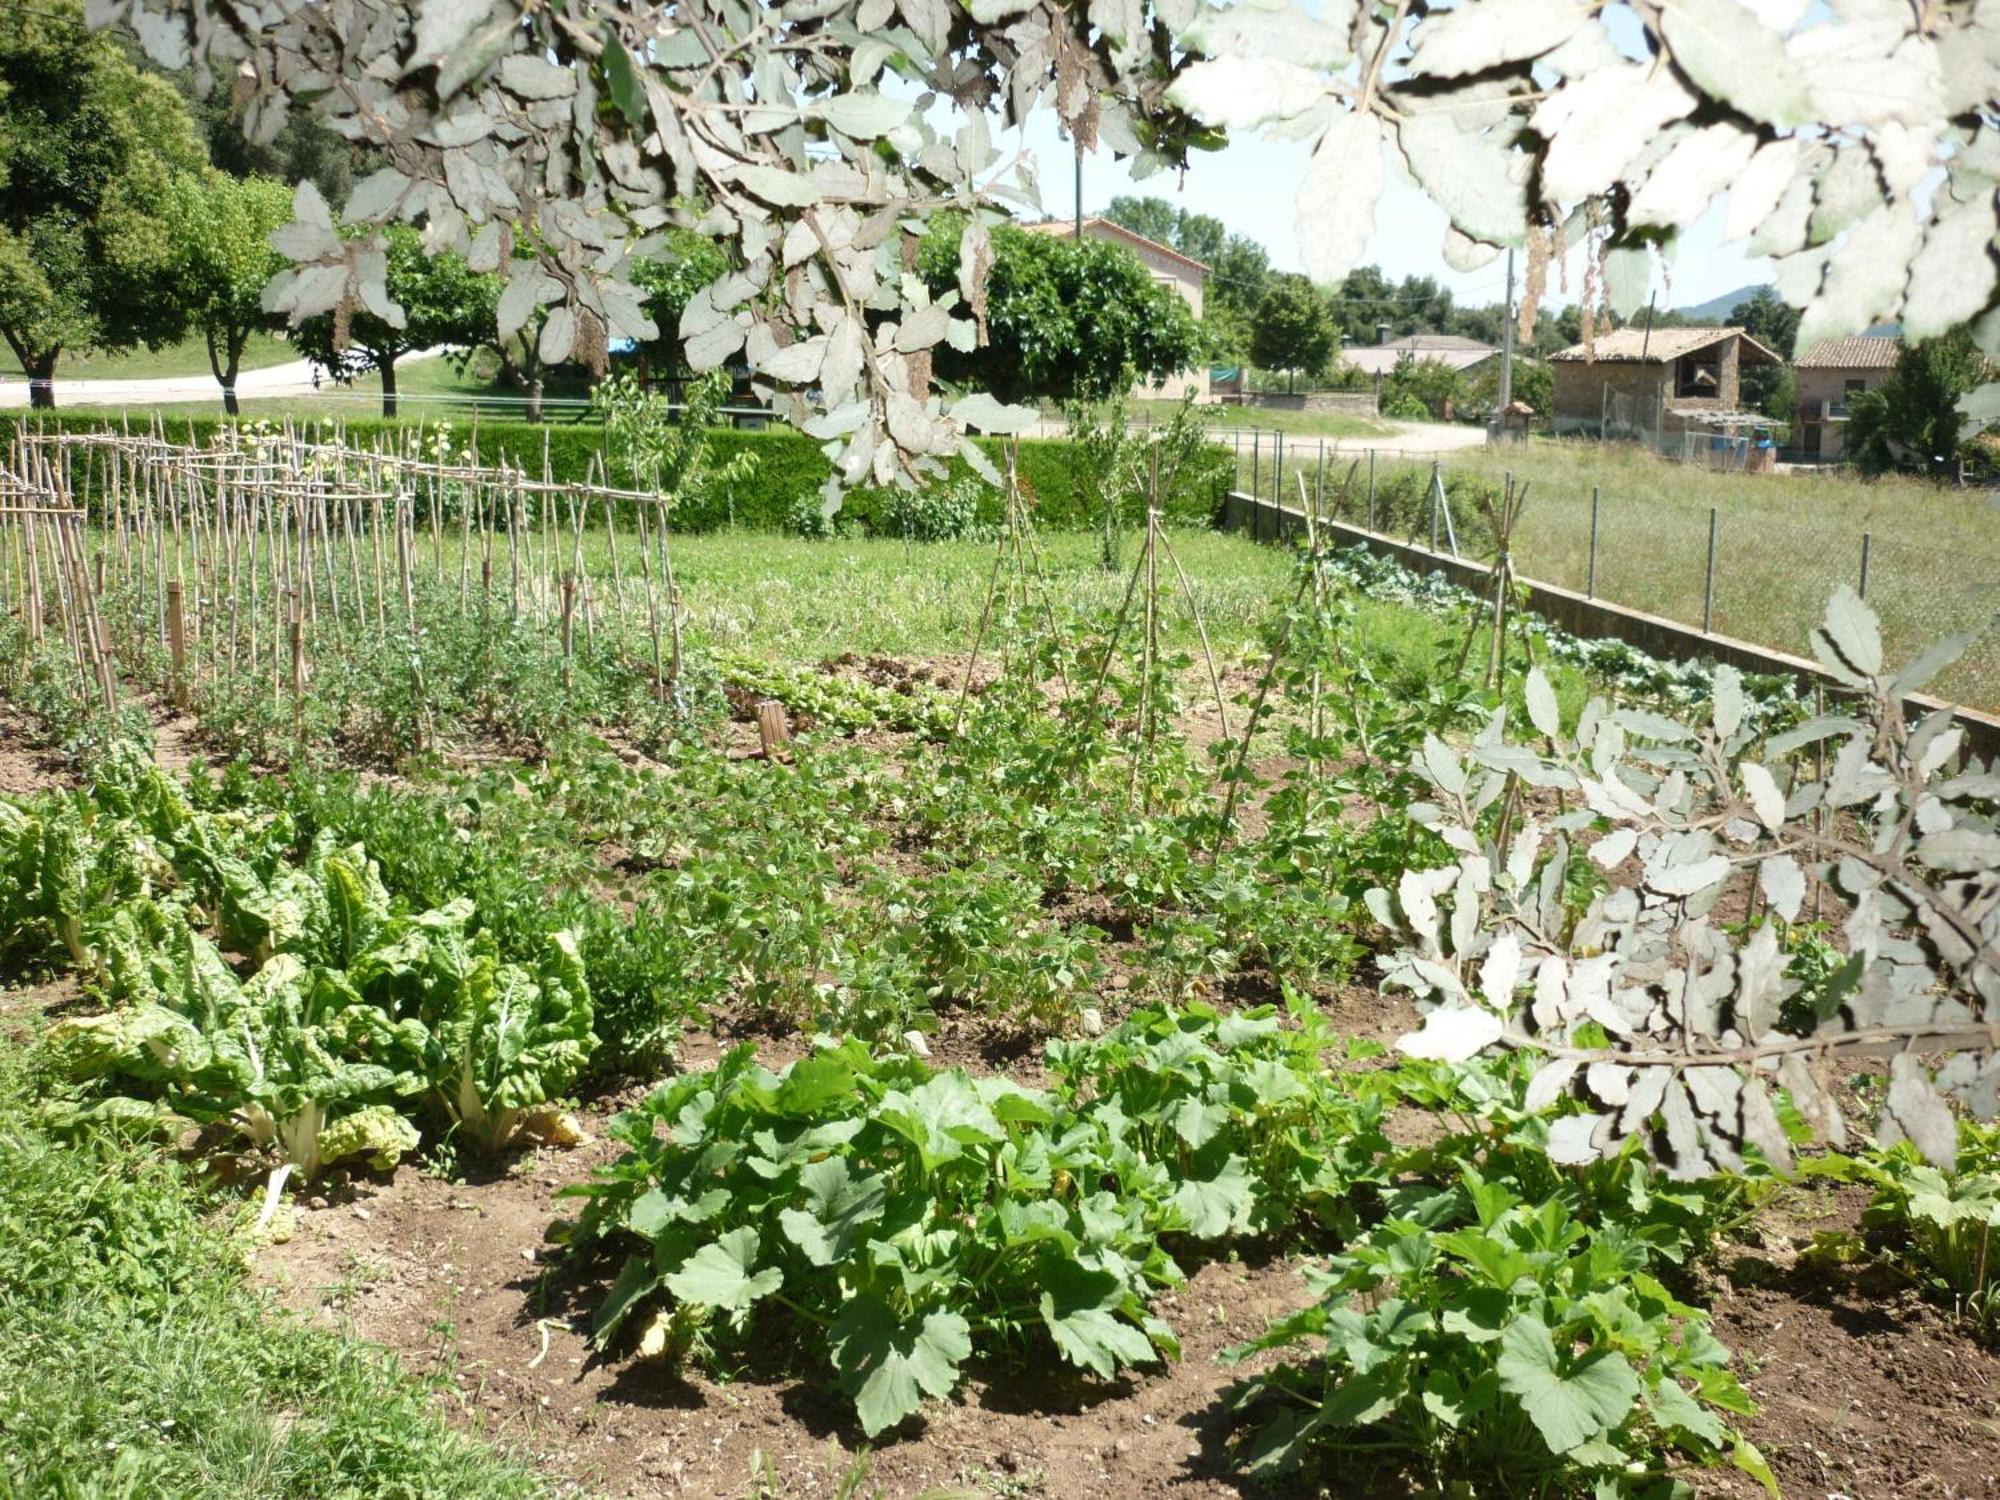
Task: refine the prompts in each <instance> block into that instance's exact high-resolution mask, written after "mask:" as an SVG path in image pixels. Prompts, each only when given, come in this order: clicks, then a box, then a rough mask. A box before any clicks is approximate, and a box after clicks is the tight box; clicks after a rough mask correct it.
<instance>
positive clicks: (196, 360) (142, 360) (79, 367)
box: [0, 333, 299, 410]
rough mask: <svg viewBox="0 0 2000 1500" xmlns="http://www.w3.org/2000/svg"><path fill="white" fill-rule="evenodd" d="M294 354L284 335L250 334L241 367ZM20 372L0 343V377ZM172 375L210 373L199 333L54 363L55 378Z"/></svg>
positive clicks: (284, 360) (219, 402)
mask: <svg viewBox="0 0 2000 1500" xmlns="http://www.w3.org/2000/svg"><path fill="white" fill-rule="evenodd" d="M297 358H299V354H298V351H297V350H295V349H293V348H292V346H291V345H290V344H288V343H286V342H285V341H284V340H283V339H281V338H276V337H273V336H272V335H270V334H262V333H260V334H253V335H252V336H251V339H250V342H249V344H248V346H247V347H246V348H245V349H244V351H243V368H244V369H246V370H261V369H264V368H266V367H267V366H270V365H282V364H289V363H290V362H291V361H293V360H295V359H297ZM23 374H25V372H24V371H23V370H22V368H21V362H20V360H18V359H16V358H15V357H14V351H13V350H12V349H10V348H8V347H7V346H6V345H4V344H0V379H14V378H18V377H20V376H22V375H23ZM174 375H203V376H209V377H211V378H212V377H213V372H212V371H211V370H210V369H209V367H208V346H207V344H206V343H204V342H203V341H202V339H201V338H200V337H199V336H196V337H193V338H186V339H182V340H181V341H180V342H179V343H178V344H168V345H166V346H165V347H163V348H159V349H147V348H145V347H143V346H142V347H140V348H136V349H121V350H118V351H116V352H112V353H107V352H105V351H102V350H97V349H85V350H81V351H79V352H77V353H74V354H65V355H63V357H62V360H61V361H60V362H59V363H58V364H57V365H56V379H58V380H160V379H165V378H167V377H170V376H174ZM215 405H216V408H217V409H218V410H220V409H221V406H222V400H221V398H220V397H219V396H218V397H217V398H216V402H215Z"/></svg>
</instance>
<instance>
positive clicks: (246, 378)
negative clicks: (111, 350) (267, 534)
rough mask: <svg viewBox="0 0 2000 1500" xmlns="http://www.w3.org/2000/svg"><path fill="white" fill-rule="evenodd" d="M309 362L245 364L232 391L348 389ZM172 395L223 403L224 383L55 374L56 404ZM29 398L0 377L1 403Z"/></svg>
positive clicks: (419, 355)
mask: <svg viewBox="0 0 2000 1500" xmlns="http://www.w3.org/2000/svg"><path fill="white" fill-rule="evenodd" d="M444 352H445V346H444V345H442V344H440V345H439V346H438V347H437V348H435V349H421V350H418V351H416V352H415V353H411V354H405V355H404V356H403V357H402V358H401V359H399V360H397V361H396V368H397V369H399V370H400V369H404V368H406V367H407V366H409V365H411V364H413V363H415V362H416V361H417V360H420V359H432V358H435V357H436V356H438V355H440V354H443V353H444ZM312 377H313V365H312V361H311V360H306V359H295V360H292V361H290V362H289V363H286V364H282V365H266V366H264V367H263V368H262V369H260V370H243V371H240V372H238V374H237V376H236V394H237V395H238V396H239V397H241V398H242V399H243V400H246V401H247V400H250V399H251V398H253V397H265V398H268V397H272V396H284V397H296V396H304V397H311V396H314V395H318V394H331V393H333V392H336V391H338V392H341V393H343V394H345V393H346V388H345V387H343V386H340V385H337V384H336V383H335V382H333V381H331V380H325V379H322V381H321V383H320V385H319V386H318V387H317V388H316V387H315V386H314V385H313V378H312ZM170 401H213V402H215V403H216V405H217V406H218V407H220V406H221V404H222V387H221V386H219V385H217V384H216V381H215V377H214V376H213V375H209V374H205V373H204V374H200V375H166V376H160V377H158V378H155V379H151V380H64V379H63V378H62V377H61V376H57V377H56V409H57V410H58V411H60V410H62V408H64V407H66V406H156V405H160V404H163V403H166V402H170ZM27 404H28V382H27V380H26V379H25V378H23V377H21V376H18V375H9V376H6V377H5V378H4V379H0V407H5V406H26V405H27Z"/></svg>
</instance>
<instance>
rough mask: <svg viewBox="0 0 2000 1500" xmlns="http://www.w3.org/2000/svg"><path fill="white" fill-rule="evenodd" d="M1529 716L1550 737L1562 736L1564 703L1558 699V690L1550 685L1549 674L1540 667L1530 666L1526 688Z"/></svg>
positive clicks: (1536, 726)
mask: <svg viewBox="0 0 2000 1500" xmlns="http://www.w3.org/2000/svg"><path fill="white" fill-rule="evenodd" d="M1526 697H1527V700H1528V718H1529V720H1530V721H1531V722H1532V723H1533V724H1534V726H1535V728H1536V729H1538V730H1540V731H1541V732H1542V733H1543V734H1545V735H1547V736H1548V737H1549V738H1550V739H1559V738H1561V736H1562V705H1561V704H1559V703H1558V702H1557V701H1556V690H1555V689H1554V688H1553V687H1551V686H1550V685H1549V678H1548V674H1547V673H1546V672H1544V671H1543V670H1542V669H1541V668H1540V667H1530V668H1528V682H1527V688H1526Z"/></svg>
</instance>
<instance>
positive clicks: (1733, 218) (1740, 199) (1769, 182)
mask: <svg viewBox="0 0 2000 1500" xmlns="http://www.w3.org/2000/svg"><path fill="white" fill-rule="evenodd" d="M1802 150H1803V147H1802V145H1801V143H1800V141H1799V138H1798V137H1797V136H1793V135H1788V136H1782V137H1780V138H1779V139H1777V140H1775V141H1766V142H1765V143H1764V144H1763V145H1761V146H1759V147H1758V148H1757V153H1756V155H1754V156H1752V157H1751V158H1750V161H1749V164H1748V165H1747V166H1745V167H1744V168H1743V170H1742V171H1741V172H1739V173H1737V174H1736V180H1735V181H1734V182H1732V183H1731V184H1730V185H1729V209H1728V212H1727V214H1726V215H1725V217H1724V219H1723V224H1722V233H1723V237H1724V238H1725V239H1731V240H1741V239H1747V238H1749V236H1750V234H1751V233H1752V232H1753V231H1754V230H1755V229H1756V228H1757V226H1758V225H1760V224H1762V223H1763V222H1764V221H1765V220H1766V219H1768V218H1769V217H1770V216H1771V215H1772V213H1774V212H1775V211H1776V210H1777V207H1778V202H1779V200H1780V199H1781V198H1783V197H1784V195H1785V189H1786V188H1788V187H1790V186H1791V185H1792V179H1793V178H1794V177H1795V176H1797V175H1798V169H1799V156H1800V153H1801V151H1802Z"/></svg>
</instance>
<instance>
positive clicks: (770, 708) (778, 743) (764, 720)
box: [757, 698, 792, 760]
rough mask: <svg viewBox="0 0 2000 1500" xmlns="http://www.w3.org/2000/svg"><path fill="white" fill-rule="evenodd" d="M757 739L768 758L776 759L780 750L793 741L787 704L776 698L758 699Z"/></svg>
mask: <svg viewBox="0 0 2000 1500" xmlns="http://www.w3.org/2000/svg"><path fill="white" fill-rule="evenodd" d="M757 739H758V741H759V742H760V743H761V744H762V746H763V750H764V759H766V760H776V759H777V758H778V752H779V751H780V750H782V749H783V748H784V747H785V746H786V745H789V744H790V743H791V742H792V726H791V721H790V720H789V719H788V718H787V717H786V715H785V705H784V704H782V703H780V702H779V701H778V700H777V699H776V698H760V699H758V700H757Z"/></svg>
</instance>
